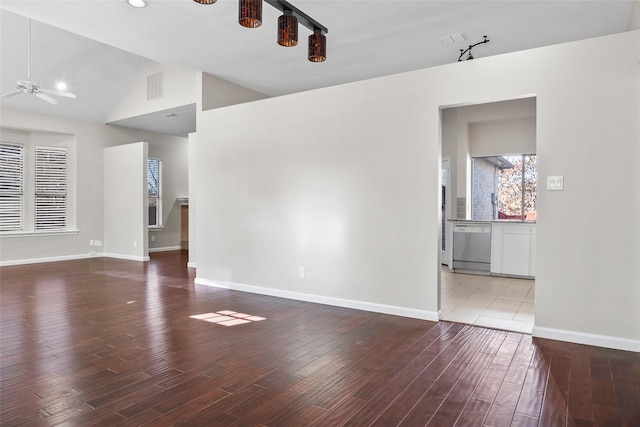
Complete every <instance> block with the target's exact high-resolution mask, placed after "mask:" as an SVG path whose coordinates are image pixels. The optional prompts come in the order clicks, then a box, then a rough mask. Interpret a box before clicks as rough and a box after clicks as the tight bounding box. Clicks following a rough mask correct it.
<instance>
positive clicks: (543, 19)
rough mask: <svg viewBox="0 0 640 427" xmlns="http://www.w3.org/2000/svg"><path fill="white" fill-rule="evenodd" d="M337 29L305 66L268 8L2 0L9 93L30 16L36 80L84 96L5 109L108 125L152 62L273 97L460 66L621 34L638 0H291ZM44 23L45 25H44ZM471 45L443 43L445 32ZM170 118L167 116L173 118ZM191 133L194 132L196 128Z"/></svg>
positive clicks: (178, 125) (22, 73)
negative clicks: (279, 37) (471, 59)
mask: <svg viewBox="0 0 640 427" xmlns="http://www.w3.org/2000/svg"><path fill="white" fill-rule="evenodd" d="M289 1H290V2H291V3H292V4H294V5H296V6H297V7H298V8H299V9H301V10H302V11H303V12H305V13H306V14H308V15H310V16H311V17H313V18H314V19H315V20H317V21H318V22H320V23H321V24H322V25H324V26H325V27H327V28H328V30H329V33H328V34H327V42H328V43H327V44H328V48H327V61H326V62H324V63H311V62H309V61H308V60H307V59H306V55H307V36H308V35H309V34H310V31H309V30H307V29H306V28H305V27H302V26H300V29H299V44H298V46H296V47H289V48H284V47H281V46H278V45H277V44H276V41H275V39H276V20H277V17H278V15H279V14H280V13H279V12H278V11H277V10H276V9H274V8H272V7H271V6H269V5H268V4H267V3H264V6H263V11H264V13H263V25H262V26H261V27H260V28H257V29H247V28H243V27H241V26H240V25H238V24H237V14H238V4H237V1H236V0H218V2H217V3H215V4H213V5H209V6H203V5H200V4H197V3H195V2H193V1H191V0H148V3H149V5H148V6H147V7H145V8H142V9H135V8H132V7H130V6H129V5H128V4H127V2H126V0H69V1H64V0H62V1H61V0H30V1H26V0H2V2H1V3H0V8H1V9H0V13H1V15H2V16H1V20H2V21H1V37H2V42H1V43H2V44H1V49H2V50H1V52H0V53H1V58H0V59H1V61H2V62H1V65H0V66H1V69H0V72H1V93H3V94H4V93H7V92H11V91H12V90H13V88H14V85H15V83H16V81H17V80H18V79H25V78H26V73H27V71H26V68H27V67H26V63H27V54H26V52H27V33H28V31H27V28H28V20H27V19H26V17H28V18H32V19H33V24H32V25H33V27H32V64H31V75H32V80H35V81H37V82H39V83H41V84H42V85H43V86H44V87H51V88H52V87H54V85H55V83H56V81H57V80H66V81H67V82H68V84H69V90H71V91H73V92H74V93H76V95H77V96H78V98H77V99H75V100H71V99H62V100H61V101H60V104H59V105H58V106H52V105H49V104H47V103H46V102H43V101H42V100H40V99H38V98H35V97H28V96H17V97H13V98H4V99H2V104H1V105H2V106H3V107H9V108H17V109H23V110H29V111H35V112H42V113H46V114H51V115H56V116H60V117H69V118H76V119H80V120H85V121H91V122H97V123H105V121H106V120H107V117H108V116H109V113H110V112H111V111H113V110H114V109H115V108H116V107H117V106H118V104H119V102H120V101H121V100H122V99H123V98H124V96H125V94H126V93H127V92H128V90H129V88H131V86H132V84H133V81H134V79H135V78H136V77H137V76H138V75H139V74H140V73H141V72H142V70H143V69H144V68H145V66H146V65H147V64H148V62H149V60H152V61H156V62H160V63H163V64H167V65H172V66H176V67H180V68H184V69H187V70H191V71H199V70H202V71H205V72H207V73H210V74H213V75H214V76H217V77H219V78H222V79H226V80H229V81H232V82H234V83H237V84H240V85H243V86H246V87H248V88H251V89H254V90H257V91H260V92H263V93H265V94H268V95H271V96H277V95H283V94H287V93H293V92H299V91H304V90H309V89H314V88H320V87H326V86H332V85H336V84H341V83H347V82H352V81H357V80H363V79H367V78H372V77H378V76H383V75H389V74H394V73H399V72H404V71H410V70H416V69H420V68H426V67H431V66H436V65H441V64H447V63H453V62H456V61H457V59H458V55H459V53H460V49H466V48H467V47H468V45H469V44H473V43H476V42H479V41H481V40H482V36H483V35H487V36H488V37H489V39H490V40H491V41H490V42H489V43H487V44H482V45H479V46H477V47H476V48H474V49H473V54H474V56H475V58H476V59H479V58H483V57H488V56H492V55H498V54H503V53H507V52H513V51H518V50H523V49H530V48H535V47H541V46H547V45H551V44H557V43H563V42H568V41H573V40H580V39H585V38H591V37H597V36H602V35H607V34H613V33H619V32H623V31H625V30H626V29H627V26H628V24H629V21H630V17H631V14H632V8H633V4H634V2H633V1H617V0H616V1H612V0H603V1H597V0H587V1H573V0H563V1H539V0H534V1H524V0H511V1H505V0H501V1H480V0H473V1H455V0H447V1H429V0H422V1H421V0H412V1H401V0H372V1H365V0H322V1H317V0H289ZM45 24H46V25H45ZM453 33H463V34H464V35H466V36H467V38H468V40H467V41H465V42H462V43H457V44H450V45H443V44H442V43H441V41H440V38H441V37H442V36H446V35H449V34H453ZM168 112H169V111H164V112H160V113H158V115H159V116H164V115H166V114H167V113H168ZM180 114H192V115H193V116H192V117H188V118H185V117H182V116H180V117H181V118H180V120H175V121H173V122H171V121H167V120H157V118H158V117H159V116H153V115H152V116H149V115H147V116H142V117H140V118H132V119H128V120H127V121H126V122H125V123H120V124H124V125H126V126H131V127H139V128H143V129H151V130H156V131H161V132H166V133H173V134H182V135H184V134H185V132H188V131H189V128H191V127H194V126H195V112H194V109H193V108H187V109H183V110H181V111H180ZM191 130H193V129H191Z"/></svg>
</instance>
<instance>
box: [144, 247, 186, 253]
mask: <svg viewBox="0 0 640 427" xmlns="http://www.w3.org/2000/svg"><path fill="white" fill-rule="evenodd" d="M181 250H182V246H167V247H165V248H149V253H152V252H169V251H181Z"/></svg>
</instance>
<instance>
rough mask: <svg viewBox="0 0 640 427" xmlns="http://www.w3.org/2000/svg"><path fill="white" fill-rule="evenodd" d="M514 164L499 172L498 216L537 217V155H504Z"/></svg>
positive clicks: (512, 217) (503, 217)
mask: <svg viewBox="0 0 640 427" xmlns="http://www.w3.org/2000/svg"><path fill="white" fill-rule="evenodd" d="M504 158H505V159H506V160H507V161H508V162H509V163H511V164H512V165H513V167H512V168H503V169H500V173H499V174H498V200H497V204H498V218H499V219H535V214H536V198H537V193H538V168H537V164H536V156H504Z"/></svg>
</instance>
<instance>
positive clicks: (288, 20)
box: [193, 0, 329, 62]
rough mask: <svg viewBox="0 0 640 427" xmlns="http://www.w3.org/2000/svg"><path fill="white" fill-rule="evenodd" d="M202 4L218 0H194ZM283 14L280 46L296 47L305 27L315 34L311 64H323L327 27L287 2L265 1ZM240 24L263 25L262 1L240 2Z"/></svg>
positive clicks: (312, 42)
mask: <svg viewBox="0 0 640 427" xmlns="http://www.w3.org/2000/svg"><path fill="white" fill-rule="evenodd" d="M193 1H195V2H196V3H200V4H213V3H215V2H216V0H193ZM264 1H266V2H267V3H269V4H270V5H271V6H273V7H275V8H276V9H278V10H279V11H281V12H282V16H280V17H279V18H278V44H279V45H281V46H296V45H297V44H298V23H300V24H302V25H304V26H305V27H307V28H308V29H309V30H311V31H313V34H311V35H310V36H309V51H308V58H309V61H311V62H323V61H324V60H326V59H327V38H326V36H325V34H327V33H328V32H329V30H327V27H325V26H324V25H322V24H320V23H319V22H318V21H316V20H315V19H313V18H312V17H310V16H309V15H307V14H306V13H304V12H302V11H301V10H300V9H298V8H297V7H295V6H294V5H292V4H291V3H289V2H288V1H285V0H264ZM238 23H239V24H240V25H242V26H243V27H247V28H258V27H259V26H261V25H262V0H239V4H238Z"/></svg>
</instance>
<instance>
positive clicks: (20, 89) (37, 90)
mask: <svg viewBox="0 0 640 427" xmlns="http://www.w3.org/2000/svg"><path fill="white" fill-rule="evenodd" d="M22 93H26V94H31V95H35V96H37V97H38V98H40V99H43V100H45V101H47V102H48V103H50V104H53V105H57V104H58V101H57V100H56V99H55V98H53V97H52V96H51V95H53V96H63V97H65V98H75V97H76V96H75V94H73V93H71V92H66V91H63V90H54V89H43V88H42V87H41V86H40V85H39V84H38V83H36V82H34V81H32V80H31V19H29V38H28V44H27V79H26V80H18V83H17V84H16V90H14V91H13V92H9V93H5V94H4V95H2V98H10V97H12V96H16V95H20V94H22Z"/></svg>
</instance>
